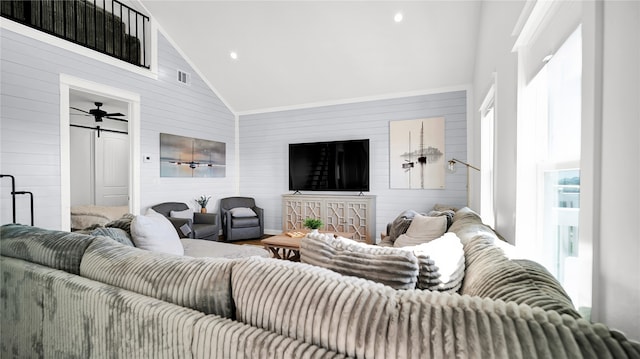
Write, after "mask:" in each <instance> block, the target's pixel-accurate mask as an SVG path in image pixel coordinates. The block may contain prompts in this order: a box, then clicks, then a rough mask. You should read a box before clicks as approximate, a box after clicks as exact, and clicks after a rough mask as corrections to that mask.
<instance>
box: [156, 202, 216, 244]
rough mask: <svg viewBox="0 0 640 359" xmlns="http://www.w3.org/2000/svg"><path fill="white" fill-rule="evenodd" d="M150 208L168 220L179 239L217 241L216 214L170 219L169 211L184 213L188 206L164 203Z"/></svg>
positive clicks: (200, 214)
mask: <svg viewBox="0 0 640 359" xmlns="http://www.w3.org/2000/svg"><path fill="white" fill-rule="evenodd" d="M151 208H152V209H153V210H154V211H156V212H158V213H160V214H162V215H163V216H165V217H167V219H169V221H170V222H171V224H173V226H174V227H175V229H176V231H177V232H178V235H179V236H180V238H197V239H207V240H214V241H217V240H218V236H219V235H220V224H219V222H218V214H217V213H198V212H194V213H193V218H174V217H171V211H184V210H186V209H189V206H187V205H186V204H185V203H180V202H166V203H160V204H157V205H155V206H152V207H151Z"/></svg>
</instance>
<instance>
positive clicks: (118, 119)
mask: <svg viewBox="0 0 640 359" xmlns="http://www.w3.org/2000/svg"><path fill="white" fill-rule="evenodd" d="M123 116H124V115H123ZM102 118H108V119H110V120H116V121H122V122H129V120H127V119H126V118H116V117H110V116H103V117H102Z"/></svg>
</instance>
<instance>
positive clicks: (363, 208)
mask: <svg viewBox="0 0 640 359" xmlns="http://www.w3.org/2000/svg"><path fill="white" fill-rule="evenodd" d="M306 218H319V219H320V220H322V223H323V224H324V227H323V228H320V230H321V231H325V232H343V233H352V234H353V239H354V240H356V241H359V242H365V243H369V244H375V243H376V236H375V231H376V197H375V196H370V195H363V194H360V195H355V196H354V195H319V194H313V195H308V194H285V195H282V230H283V231H284V232H294V231H304V230H305V228H304V226H303V225H302V222H304V220H305V219H306Z"/></svg>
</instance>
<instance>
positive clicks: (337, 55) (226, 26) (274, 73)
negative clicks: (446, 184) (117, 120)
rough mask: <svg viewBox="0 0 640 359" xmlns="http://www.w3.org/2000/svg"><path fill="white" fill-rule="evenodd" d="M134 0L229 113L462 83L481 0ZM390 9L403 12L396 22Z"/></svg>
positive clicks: (470, 63) (469, 69)
mask: <svg viewBox="0 0 640 359" xmlns="http://www.w3.org/2000/svg"><path fill="white" fill-rule="evenodd" d="M141 3H142V5H143V6H144V7H145V8H146V9H147V11H148V12H149V13H150V14H151V16H152V18H153V19H155V20H156V21H157V23H158V24H159V26H160V28H161V29H162V30H164V32H165V33H166V34H167V36H168V37H169V38H170V39H171V40H172V41H173V42H174V43H175V44H176V45H177V47H178V48H179V49H180V50H181V51H182V52H183V54H184V55H186V57H187V58H188V59H189V61H190V63H191V65H192V66H194V67H195V69H196V71H197V72H199V74H201V75H202V76H203V77H204V78H205V79H206V81H207V82H208V83H209V84H210V85H211V86H212V87H213V88H214V89H215V91H216V93H217V94H218V95H219V96H220V97H221V98H222V99H223V101H225V102H226V103H227V104H228V105H229V106H230V107H231V110H233V111H234V112H237V113H249V112H259V111H263V110H270V109H274V108H290V107H303V106H308V105H317V104H326V103H340V102H348V101H352V100H356V99H368V98H378V97H392V96H401V95H410V94H417V93H426V92H429V91H433V90H436V89H442V88H448V87H453V86H459V85H466V84H469V83H471V82H472V80H473V79H472V77H473V67H474V55H475V50H476V38H477V32H478V29H479V17H480V9H481V6H482V3H481V1H479V0H475V1H413V2H399V1H296V2H294V1H202V0H200V1H174V0H164V1H158V0H141ZM397 12H402V13H403V15H404V20H403V21H402V22H400V23H396V22H394V15H395V14H396V13H397ZM230 51H236V52H237V53H238V59H237V60H232V59H231V58H230V56H229V53H230Z"/></svg>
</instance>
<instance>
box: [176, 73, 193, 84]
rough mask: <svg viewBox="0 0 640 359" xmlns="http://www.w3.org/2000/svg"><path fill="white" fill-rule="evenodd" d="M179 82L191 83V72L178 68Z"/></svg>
mask: <svg viewBox="0 0 640 359" xmlns="http://www.w3.org/2000/svg"><path fill="white" fill-rule="evenodd" d="M178 82H182V83H183V84H186V85H189V84H191V74H190V73H188V72H184V71H182V70H178Z"/></svg>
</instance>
